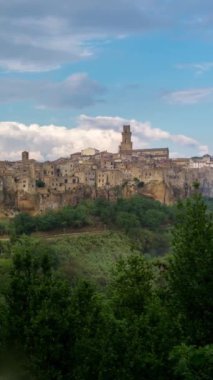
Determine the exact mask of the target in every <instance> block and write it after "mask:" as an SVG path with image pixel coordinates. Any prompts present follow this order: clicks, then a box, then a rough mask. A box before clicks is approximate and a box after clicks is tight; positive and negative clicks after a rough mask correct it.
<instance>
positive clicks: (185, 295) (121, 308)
mask: <svg viewBox="0 0 213 380" xmlns="http://www.w3.org/2000/svg"><path fill="white" fill-rule="evenodd" d="M121 203H122V202H121V201H120V203H119V202H118V204H117V205H115V207H117V208H118V209H119V210H120V209H121V208H122V212H124V213H126V212H127V213H128V209H129V208H128V207H130V206H129V205H128V202H127V203H125V204H123V206H125V207H123V206H122V207H121ZM136 204H137V202H136V203H135V207H136ZM96 207H97V205H96ZM120 207H121V208H120ZM131 207H133V206H132V205H131ZM99 210H100V205H99V206H98V207H97V208H96V210H95V214H96V215H97V213H98V212H100V211H99ZM102 210H104V207H103V208H102ZM156 210H158V211H160V212H162V210H161V208H160V207H159V209H158V207H156ZM84 212H85V210H84ZM108 212H109V213H112V214H113V207H112V208H111V209H110V210H108V211H107V214H108ZM137 212H139V213H140V211H138V207H136V211H135V214H134V215H137ZM68 214H69V213H68ZM108 215H109V214H108ZM108 215H107V216H106V214H105V216H106V219H107V218H108V217H109V216H108ZM141 215H142V213H141ZM170 217H171V216H170V215H168V218H169V219H168V220H170ZM121 219H125V220H126V216H125V218H124V215H122V217H121ZM168 220H167V219H165V217H164V219H163V222H164V223H167V222H168ZM116 223H117V222H116ZM125 223H126V222H125ZM134 223H135V225H134V228H138V224H137V222H134ZM61 249H62V251H61V252H57V250H55V249H54V247H53V246H52V247H51V246H50V245H49V244H47V243H44V242H40V241H39V240H35V239H32V238H30V237H21V238H20V239H18V240H16V242H15V243H5V244H4V245H2V247H1V255H2V257H4V260H5V259H6V258H8V257H12V267H11V269H10V268H9V272H8V271H7V274H9V278H8V279H7V285H6V287H4V288H1V289H0V351H1V358H2V360H3V363H4V367H5V368H3V364H2V365H1V369H2V374H1V375H2V376H4V377H5V378H14V375H15V378H16V379H18V380H19V379H20V380H22V379H34V380H35V379H36V380H62V379H63V380H90V379H99V380H121V379H122V380H143V379H144V380H173V379H174V380H175V379H176V380H194V379H195V380H204V379H205V380H211V379H212V374H213V344H212V336H213V330H212V329H213V320H212V308H213V293H212V289H213V273H212V270H213V221H212V215H211V214H209V213H207V211H206V207H205V205H204V203H203V200H202V198H201V197H200V195H199V194H197V193H196V194H195V195H194V196H193V198H192V199H190V200H188V201H187V202H186V203H185V204H184V205H182V206H180V208H179V212H178V216H177V222H176V227H175V230H174V233H173V254H172V255H171V259H169V260H166V259H164V260H162V261H161V260H159V259H158V262H157V261H154V262H152V261H150V260H147V259H146V258H144V256H142V255H140V254H135V253H132V255H129V257H127V258H125V259H124V258H122V259H120V260H118V262H117V264H116V266H115V268H114V270H113V273H112V276H111V280H110V283H109V284H108V285H107V286H106V287H105V288H104V291H103V290H102V291H101V292H100V290H98V289H97V288H96V285H95V284H91V283H89V282H86V281H77V282H71V283H70V282H69V281H68V280H67V279H66V277H65V276H64V274H63V272H62V270H61V268H60V265H59V264H60V256H61V255H63V247H62V248H61ZM121 253H122V252H121ZM3 370H4V373H3Z"/></svg>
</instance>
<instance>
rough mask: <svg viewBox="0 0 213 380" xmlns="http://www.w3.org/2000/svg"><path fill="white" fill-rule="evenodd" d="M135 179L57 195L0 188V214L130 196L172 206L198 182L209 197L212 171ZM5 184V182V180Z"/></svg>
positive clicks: (172, 171) (170, 171)
mask: <svg viewBox="0 0 213 380" xmlns="http://www.w3.org/2000/svg"><path fill="white" fill-rule="evenodd" d="M138 177H139V179H137V180H136V179H135V178H134V176H133V175H132V178H131V179H129V180H128V181H125V182H124V183H123V184H122V185H120V186H116V187H110V188H109V187H108V188H106V187H105V188H100V189H99V188H96V187H95V186H88V185H82V184H81V185H79V186H76V188H75V189H73V190H70V191H65V192H62V193H57V192H54V191H51V192H50V191H49V190H48V189H45V188H44V189H37V190H36V191H34V193H29V192H27V191H23V190H20V191H17V190H16V191H15V190H13V189H12V188H11V187H10V190H7V189H5V188H3V187H2V189H0V190H1V191H0V214H1V213H2V214H4V215H5V214H6V215H13V213H14V211H15V210H20V211H26V212H30V213H32V214H37V213H41V212H44V211H45V210H47V209H57V208H60V207H63V206H65V205H74V204H76V203H78V202H79V201H80V200H82V199H95V198H97V197H105V198H106V199H110V200H112V201H113V200H115V199H116V198H118V197H131V196H132V195H134V194H141V195H146V196H149V197H151V198H153V199H156V200H158V201H160V202H162V203H165V204H172V203H174V202H176V201H177V200H179V199H183V198H185V197H187V196H189V195H190V194H191V193H192V190H193V183H194V182H195V181H198V182H199V183H200V189H201V192H202V194H203V195H204V196H206V197H210V198H213V169H212V168H202V169H183V168H175V167H173V168H167V169H157V170H156V169H149V170H148V171H147V170H146V171H144V170H142V169H141V172H140V173H138ZM7 181H8V180H7Z"/></svg>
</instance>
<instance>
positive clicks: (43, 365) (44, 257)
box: [7, 237, 71, 380]
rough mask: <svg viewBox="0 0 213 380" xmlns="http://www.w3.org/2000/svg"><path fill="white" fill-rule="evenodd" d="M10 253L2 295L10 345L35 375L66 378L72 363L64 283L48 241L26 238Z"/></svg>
mask: <svg viewBox="0 0 213 380" xmlns="http://www.w3.org/2000/svg"><path fill="white" fill-rule="evenodd" d="M13 251H14V253H13V267H12V270H11V283H10V289H9V292H8V297H7V300H8V312H9V316H8V319H9V325H10V334H9V344H10V348H11V349H12V351H13V353H14V356H16V357H17V361H20V360H22V361H23V367H25V364H26V363H28V364H27V368H28V369H29V371H30V372H31V373H33V374H35V375H36V376H37V378H39V379H42V380H43V379H51V380H54V379H57V380H59V379H61V378H63V379H66V376H67V374H68V373H69V368H70V367H71V364H70V360H69V355H70V349H71V348H70V346H71V338H70V330H71V329H70V324H69V317H68V315H69V313H68V310H69V305H70V290H69V286H68V284H67V283H66V282H65V281H64V280H63V279H62V278H61V277H60V276H59V274H58V273H57V271H56V264H57V263H56V259H55V258H54V252H53V251H52V250H51V249H50V247H49V246H48V245H46V244H43V243H41V242H39V241H36V240H33V239H30V238H27V237H25V238H22V239H20V240H19V241H18V242H17V243H16V244H15V246H14V248H13ZM20 352H22V353H23V355H22V356H21V357H20ZM67 356H68V357H67Z"/></svg>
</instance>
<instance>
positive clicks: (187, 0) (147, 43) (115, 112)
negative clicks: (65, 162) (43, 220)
mask: <svg viewBox="0 0 213 380" xmlns="http://www.w3.org/2000/svg"><path fill="white" fill-rule="evenodd" d="M123 124H131V129H132V132H133V145H134V147H135V148H149V147H152V148H155V147H156V148H157V147H168V148H169V149H170V155H171V157H191V156H201V155H204V154H213V128H212V126H213V1H212V0H178V1H177V0H107V1H101V0H78V1H76V0H75V1H74V0H60V1H58V0H45V1H43V0H9V1H8V0H0V160H5V159H9V160H16V159H19V158H20V155H21V152H22V151H23V150H28V151H30V157H31V158H35V159H37V160H40V161H43V160H54V159H57V158H59V157H67V156H69V155H70V154H71V153H73V152H77V151H80V150H81V149H83V148H86V147H95V148H98V149H101V150H108V151H112V152H116V151H117V150H118V145H119V143H120V140H121V136H120V133H121V131H122V125H123Z"/></svg>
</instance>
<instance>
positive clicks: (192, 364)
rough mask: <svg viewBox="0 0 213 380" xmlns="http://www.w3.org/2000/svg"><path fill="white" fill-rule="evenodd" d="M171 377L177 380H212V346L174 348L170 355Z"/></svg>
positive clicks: (181, 346) (183, 345)
mask: <svg viewBox="0 0 213 380" xmlns="http://www.w3.org/2000/svg"><path fill="white" fill-rule="evenodd" d="M170 360H171V362H172V366H173V376H174V378H175V379H177V380H212V375H213V345H208V346H204V347H199V348H197V347H195V346H186V345H185V344H182V345H180V346H177V347H175V348H174V349H173V350H172V353H171V355H170Z"/></svg>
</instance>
